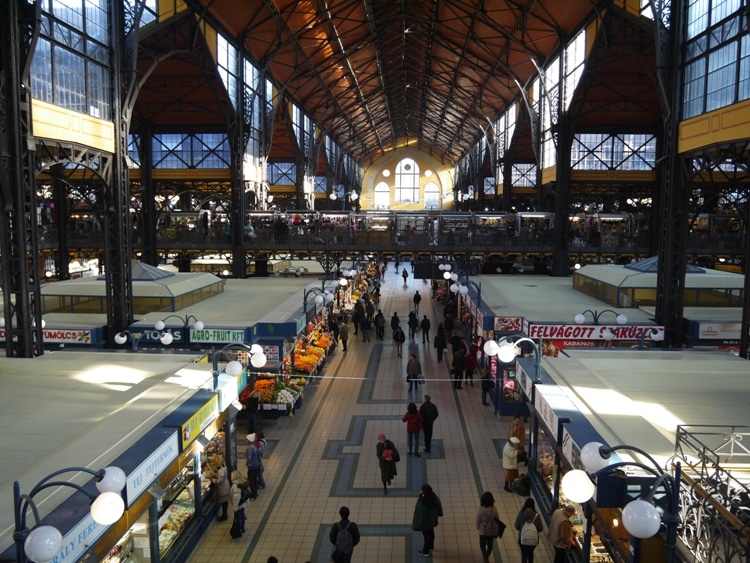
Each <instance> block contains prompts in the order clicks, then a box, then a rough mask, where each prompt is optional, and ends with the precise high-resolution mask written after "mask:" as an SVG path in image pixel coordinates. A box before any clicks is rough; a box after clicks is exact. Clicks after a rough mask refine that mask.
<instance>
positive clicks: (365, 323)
mask: <svg viewBox="0 0 750 563" xmlns="http://www.w3.org/2000/svg"><path fill="white" fill-rule="evenodd" d="M371 327H372V323H371V322H370V319H368V318H367V317H362V318H361V319H360V321H359V331H360V332H361V333H362V342H369V341H370V328H371Z"/></svg>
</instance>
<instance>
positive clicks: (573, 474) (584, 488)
mask: <svg viewBox="0 0 750 563" xmlns="http://www.w3.org/2000/svg"><path fill="white" fill-rule="evenodd" d="M560 486H561V487H562V490H563V494H564V495H565V497H566V498H567V499H568V500H570V501H571V502H575V503H578V504H582V503H584V502H588V501H589V500H591V498H592V497H593V496H594V490H595V486H594V483H593V481H592V480H591V478H590V477H589V476H588V473H586V472H585V471H582V470H581V469H573V470H572V471H568V472H567V473H566V474H565V475H563V478H562V481H561V482H560Z"/></svg>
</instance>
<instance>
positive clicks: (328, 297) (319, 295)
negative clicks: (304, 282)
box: [302, 287, 334, 313]
mask: <svg viewBox="0 0 750 563" xmlns="http://www.w3.org/2000/svg"><path fill="white" fill-rule="evenodd" d="M312 294H316V295H315V299H313V301H315V304H316V305H323V304H325V305H328V304H329V303H333V299H334V294H333V293H331V292H330V291H328V290H327V289H320V288H319V287H311V288H310V289H306V290H305V293H304V294H303V296H302V312H303V313H307V298H308V297H309V296H310V295H312Z"/></svg>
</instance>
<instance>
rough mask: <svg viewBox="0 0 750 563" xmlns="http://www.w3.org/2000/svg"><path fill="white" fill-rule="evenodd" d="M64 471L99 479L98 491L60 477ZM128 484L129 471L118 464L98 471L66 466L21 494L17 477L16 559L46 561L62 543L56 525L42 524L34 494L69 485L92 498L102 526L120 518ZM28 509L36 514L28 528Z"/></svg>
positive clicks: (23, 562)
mask: <svg viewBox="0 0 750 563" xmlns="http://www.w3.org/2000/svg"><path fill="white" fill-rule="evenodd" d="M64 473H87V474H89V475H92V476H93V477H94V479H95V480H96V489H97V490H98V491H99V494H98V495H97V494H94V493H93V492H91V491H89V490H88V489H87V488H85V487H83V486H81V485H78V484H76V483H70V482H68V481H60V480H57V477H58V476H59V475H62V474H64ZM125 484H126V475H125V472H123V470H122V469H120V468H119V467H114V466H110V467H105V468H104V469H100V470H98V471H94V470H93V469H88V468H86V467H67V468H65V469H60V470H58V471H55V472H53V473H50V474H49V475H47V476H46V477H44V478H43V479H42V480H41V481H39V482H38V483H37V484H36V485H34V487H33V488H32V489H31V491H30V492H28V493H25V494H22V493H21V485H20V484H19V482H18V481H16V482H15V483H14V484H13V514H14V518H15V529H14V531H13V540H14V541H15V543H16V561H17V562H18V563H26V561H34V562H35V563H47V562H48V561H52V560H54V559H56V558H57V557H59V556H60V551H61V550H62V546H63V537H62V534H61V533H60V531H59V530H58V529H57V528H55V527H54V526H49V525H42V524H40V521H41V518H40V517H39V510H38V509H37V506H36V502H35V501H34V497H36V496H37V495H38V494H39V493H41V492H42V491H44V490H45V489H48V488H50V487H70V488H72V489H75V490H76V491H79V492H80V493H82V494H84V495H86V496H87V497H88V498H89V499H90V500H91V501H92V502H91V517H92V518H93V519H94V522H96V523H97V524H99V525H101V526H109V525H110V524H114V523H115V522H117V521H118V520H119V519H120V517H121V516H122V515H123V513H124V511H125V502H124V501H123V499H122V495H121V492H122V489H123V488H124V487H125ZM29 509H31V513H32V514H33V516H34V522H35V525H34V527H33V528H31V529H29V527H28V524H27V521H26V520H27V518H26V517H27V514H28V511H29Z"/></svg>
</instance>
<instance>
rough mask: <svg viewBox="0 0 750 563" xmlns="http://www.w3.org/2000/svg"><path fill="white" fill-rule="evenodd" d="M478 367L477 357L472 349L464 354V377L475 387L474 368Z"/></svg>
mask: <svg viewBox="0 0 750 563" xmlns="http://www.w3.org/2000/svg"><path fill="white" fill-rule="evenodd" d="M476 367H477V357H476V356H475V355H474V354H472V353H471V351H469V352H467V353H466V355H465V356H464V379H465V380H466V384H467V385H468V384H469V383H471V386H472V387H474V370H475V369H476Z"/></svg>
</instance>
